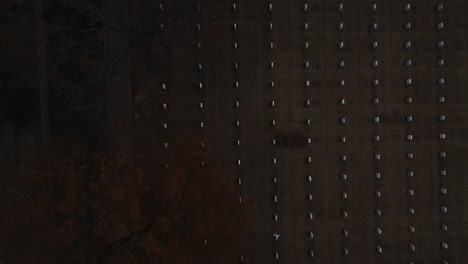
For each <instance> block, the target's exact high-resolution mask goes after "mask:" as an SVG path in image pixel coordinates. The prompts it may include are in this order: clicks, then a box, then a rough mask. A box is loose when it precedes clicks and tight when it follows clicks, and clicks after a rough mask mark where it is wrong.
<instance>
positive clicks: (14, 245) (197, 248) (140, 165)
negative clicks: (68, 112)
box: [0, 135, 240, 263]
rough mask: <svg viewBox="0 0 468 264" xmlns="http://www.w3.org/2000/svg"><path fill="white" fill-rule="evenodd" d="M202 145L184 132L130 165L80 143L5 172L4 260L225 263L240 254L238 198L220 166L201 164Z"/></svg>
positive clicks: (52, 148)
mask: <svg viewBox="0 0 468 264" xmlns="http://www.w3.org/2000/svg"><path fill="white" fill-rule="evenodd" d="M199 146H200V144H199V142H198V141H197V140H196V139H195V138H192V137H190V136H188V135H181V136H179V137H177V138H176V139H175V140H174V142H171V143H170V147H169V148H168V149H162V148H159V147H156V146H154V145H147V146H145V148H144V149H142V150H141V151H140V152H139V153H138V154H137V155H136V157H137V159H136V161H135V162H133V163H124V162H123V161H122V160H121V159H120V158H119V157H109V156H105V155H104V154H103V153H100V152H93V151H90V150H89V149H87V148H86V147H85V146H81V145H73V144H68V145H67V144H63V143H57V144H55V145H51V146H49V147H47V148H44V149H42V150H41V152H40V153H38V155H36V158H35V159H34V160H32V162H31V169H32V170H31V172H30V173H28V174H25V175H15V176H14V175H12V177H10V178H9V184H8V188H7V190H9V192H8V193H7V196H6V197H5V198H7V199H5V200H6V201H8V202H9V203H7V204H6V206H5V207H4V208H2V209H1V216H0V220H1V221H0V224H1V226H2V227H4V228H5V229H3V230H2V232H0V238H1V239H0V241H2V244H1V246H2V249H3V251H4V252H6V260H7V261H9V262H13V263H21V262H25V263H28V262H31V260H32V259H33V258H34V259H35V260H37V259H40V260H41V262H43V263H63V262H76V263H85V262H86V263H88V262H93V261H97V262H103V261H104V262H109V263H114V262H117V261H118V260H119V261H120V260H122V259H124V260H125V261H126V262H128V263H142V262H150V263H154V262H158V263H167V262H169V261H172V262H173V263H201V262H203V260H204V259H206V258H210V259H212V260H215V262H216V263H227V262H226V261H225V259H226V257H225V256H226V254H228V255H233V254H237V253H238V252H239V251H238V250H239V242H238V239H236V238H235V237H234V236H232V235H231V234H238V233H239V232H240V230H239V224H238V219H239V210H238V207H237V206H238V205H237V204H235V202H234V201H235V199H233V196H232V195H230V194H231V191H230V190H229V188H228V187H227V183H226V180H225V178H224V176H223V175H222V170H221V168H220V167H217V166H214V165H213V163H212V162H209V161H206V163H205V165H201V162H200V161H201V160H203V159H204V155H205V154H204V152H203V150H202V149H201V148H200V147H199ZM166 165H168V167H166ZM7 231H8V232H7ZM205 239H208V241H210V242H209V243H208V244H205V243H204V240H205ZM228 259H230V258H228ZM33 262H34V261H33Z"/></svg>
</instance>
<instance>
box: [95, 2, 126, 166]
mask: <svg viewBox="0 0 468 264" xmlns="http://www.w3.org/2000/svg"><path fill="white" fill-rule="evenodd" d="M102 3H103V15H104V16H103V28H104V49H105V57H106V61H105V62H106V64H105V67H106V68H105V74H106V91H107V104H106V114H107V137H108V146H109V151H112V152H117V151H118V152H120V153H121V154H122V155H123V157H124V159H130V158H132V157H133V116H132V115H133V114H132V91H131V85H130V60H129V44H128V31H127V29H128V4H127V0H102Z"/></svg>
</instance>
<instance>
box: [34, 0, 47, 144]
mask: <svg viewBox="0 0 468 264" xmlns="http://www.w3.org/2000/svg"><path fill="white" fill-rule="evenodd" d="M35 18H36V40H37V78H38V84H39V98H40V106H41V110H40V113H41V136H42V142H43V144H45V143H46V142H47V141H48V140H49V137H50V125H49V89H48V86H47V63H46V35H45V26H44V0H37V1H35Z"/></svg>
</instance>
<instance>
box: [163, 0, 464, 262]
mask: <svg viewBox="0 0 468 264" xmlns="http://www.w3.org/2000/svg"><path fill="white" fill-rule="evenodd" d="M343 2H344V6H343V10H342V12H338V5H339V4H340V3H341V1H338V0H331V1H330V0H320V1H305V0H304V1H299V0H295V1H292V0H291V1H279V0H274V1H265V0H259V1H216V3H214V6H213V8H214V10H213V12H214V13H215V14H216V18H213V19H204V18H203V12H201V13H200V21H201V31H200V32H199V33H197V39H198V41H199V42H200V43H201V44H202V51H198V50H197V49H196V47H197V40H195V41H194V43H193V49H186V48H185V49H183V48H180V49H179V50H177V51H176V52H175V56H176V58H175V59H174V61H173V62H172V64H171V70H170V71H171V74H170V76H168V77H167V79H166V80H163V81H164V82H166V83H167V84H168V90H167V91H161V95H160V100H161V103H162V102H165V103H167V104H168V109H167V110H163V109H162V107H161V109H160V110H159V111H160V112H158V115H159V117H160V118H159V119H158V122H159V123H160V124H158V125H160V127H161V138H162V139H163V141H164V140H168V139H169V136H170V135H171V134H172V133H173V132H176V131H179V130H190V131H192V132H194V133H196V134H198V135H200V137H201V138H202V140H204V141H205V142H206V147H207V149H208V152H207V155H210V156H211V157H214V158H215V159H216V160H220V161H222V162H224V163H225V164H226V170H225V171H226V172H227V175H226V177H229V179H230V180H231V182H232V185H233V187H234V188H237V190H239V191H240V193H241V197H242V203H240V204H239V206H242V207H244V208H245V210H244V213H245V214H246V215H252V217H253V223H254V229H252V230H250V229H249V235H248V236H247V237H243V238H242V240H243V243H244V251H243V252H239V256H240V254H243V256H244V260H245V262H247V263H259V264H261V263H273V262H275V259H274V258H275V252H278V254H279V262H282V263H295V264H300V263H311V262H315V263H410V262H413V263H442V261H444V260H445V261H447V262H448V263H462V262H463V260H464V259H468V255H467V252H466V248H465V247H466V246H465V245H466V244H468V229H467V224H466V223H467V221H466V219H467V217H468V213H467V210H466V209H467V208H466V198H467V194H466V191H465V190H466V189H468V184H467V180H466V177H464V176H465V175H464V172H465V170H466V169H467V162H466V160H467V158H468V151H467V150H468V148H467V140H466V135H467V134H468V133H467V132H468V129H467V128H468V127H467V124H468V119H467V117H468V105H467V99H468V93H467V89H466V87H467V85H468V75H467V74H466V73H467V72H468V71H467V61H468V53H467V51H466V47H467V45H468V34H467V29H468V19H467V17H466V14H467V13H468V2H466V1H464V0H444V1H433V0H430V1H414V0H411V1H408V0H404V1H403V0H393V1H383V0H375V1H368V0H359V1H343ZM439 2H440V3H443V4H444V8H443V10H442V11H441V12H436V7H437V4H439ZM233 3H236V11H234V10H233ZM269 3H272V4H273V9H272V12H269V10H268V5H269ZM305 3H307V4H308V9H307V12H304V4H305ZM374 3H376V4H377V9H376V11H375V12H372V11H371V5H372V4H374ZM407 3H410V4H411V9H410V10H409V12H404V5H405V4H407ZM202 10H203V7H202ZM194 12H195V10H194ZM270 22H271V23H273V30H272V31H270V30H269V23H270ZM374 22H376V23H377V24H378V27H377V29H376V30H375V31H374V32H370V31H369V27H370V26H371V25H372V24H373V23H374ZM407 22H410V23H411V28H410V30H405V28H404V27H405V24H406V23H407ZM440 22H443V23H444V28H443V29H440V30H437V29H436V27H437V24H438V23H440ZM234 23H236V24H237V31H234V30H233V24H234ZM305 23H308V29H307V30H304V27H305ZM339 23H343V25H344V30H343V31H342V32H341V31H339V30H338V25H339ZM187 26H193V29H194V31H195V30H196V25H187ZM207 29H210V30H213V31H217V32H218V31H219V32H221V33H223V36H222V37H219V38H213V37H212V36H209V35H204V32H207V31H208V30H207ZM168 30H170V29H168ZM341 41H343V43H344V47H343V48H342V49H339V43H340V42H341ZM374 41H376V42H377V43H378V47H377V48H376V49H373V48H372V43H373V42H374ZM407 41H410V42H411V47H410V48H405V43H406V42H407ZM439 41H443V42H444V46H443V47H442V48H438V47H437V43H438V42H439ZM270 42H273V43H274V48H273V50H270V49H269V43H270ZM305 42H309V48H308V49H305V48H304V45H305ZM234 43H237V44H238V48H237V50H236V49H234ZM214 47H217V49H216V50H217V51H218V52H219V53H218V55H216V57H215V60H208V59H207V57H209V54H210V51H212V50H214ZM193 58H195V60H194V61H192V60H193ZM198 59H199V60H200V62H201V63H202V65H203V70H202V71H200V70H199V69H198V68H197V67H198V61H197V60H198ZM408 59H411V60H412V66H411V67H406V66H405V65H404V63H405V61H406V60H408ZM441 59H443V60H444V65H443V66H441V67H439V66H437V63H438V61H439V60H441ZM341 60H343V61H344V63H345V64H344V68H340V67H339V66H338V65H339V62H340V61H341ZM374 60H378V63H379V65H378V67H372V62H373V61H374ZM307 61H308V62H309V67H308V68H305V63H306V62H307ZM192 62H193V63H192ZM235 62H238V65H239V69H238V70H235V68H234V63H235ZM270 62H274V68H273V69H271V68H270ZM409 78H411V80H412V83H411V85H406V84H405V81H406V80H407V79H409ZM441 78H444V80H445V84H442V85H439V84H438V80H439V79H441ZM375 79H378V80H379V84H378V85H376V86H374V85H372V82H373V80H375ZM341 80H344V81H345V85H344V86H340V81H341ZM271 81H274V83H275V85H274V88H272V87H271ZM306 81H309V83H310V86H309V87H306V86H305V83H306ZM199 82H202V83H203V88H202V89H199V87H198V83H199ZM235 82H238V83H239V87H238V88H236V86H235ZM157 88H158V89H160V88H159V87H157ZM441 97H443V100H444V102H439V101H440V100H442V99H441ZM375 98H378V99H379V102H378V104H374V103H373V100H374V99H375ZM409 98H411V100H412V102H411V103H407V102H406V101H407V100H409ZM341 99H345V104H343V105H341V104H340V100H341ZM272 100H274V101H275V106H274V107H272V106H271V101H272ZM306 100H310V105H309V106H307V105H306ZM236 101H238V102H239V108H237V107H236ZM200 102H203V106H204V107H203V108H200V107H199V103H200ZM409 115H411V116H412V118H413V121H412V122H408V121H406V117H407V116H409ZM441 115H445V118H446V119H445V121H439V116H441ZM343 117H344V118H346V123H345V124H341V123H340V119H341V118H343ZM374 117H379V118H380V120H379V121H380V122H378V123H375V122H373V118H374ZM307 119H310V121H311V122H310V125H307V123H306V120H307ZM272 120H275V126H273V125H272ZM236 121H240V126H239V127H237V125H236ZM200 122H203V128H202V127H201V125H200ZM163 123H167V124H168V129H167V130H164V129H162V128H163ZM440 134H445V135H446V139H445V140H441V139H439V137H440ZM285 135H286V136H288V137H290V138H291V139H293V138H296V139H297V138H299V139H301V138H302V139H303V141H302V142H303V143H302V144H301V143H297V144H291V145H290V146H287V147H279V146H278V145H273V144H272V140H273V139H274V138H278V137H281V136H285ZM376 135H378V136H380V141H378V142H376V141H374V139H373V137H374V136H376ZM407 135H413V140H412V141H409V140H407V139H406V138H407ZM341 137H346V143H342V142H341ZM306 138H310V139H311V144H307V143H306ZM237 140H240V142H241V143H240V146H237V143H236V142H237ZM299 141H300V140H299ZM440 152H446V155H447V156H446V158H441V157H440V156H439V155H440ZM407 153H413V154H414V158H412V159H408V158H407ZM375 154H379V155H380V160H377V159H375ZM343 155H345V156H346V161H342V156H343ZM308 157H310V158H311V162H310V163H309V162H308ZM273 159H276V164H274V162H273ZM237 160H240V161H241V163H240V164H241V165H240V166H238V165H237ZM441 170H446V171H447V174H446V175H441V173H440V171H441ZM410 171H412V172H413V173H414V176H413V177H409V176H408V173H409V172H410ZM377 172H379V173H380V175H381V177H380V179H377V178H376V177H375V173H377ZM342 174H346V176H347V180H343V179H342ZM309 175H310V176H312V182H308V181H307V176H309ZM273 177H276V178H277V183H274V182H273ZM238 178H241V179H242V184H240V185H239V184H238ZM441 188H445V189H446V190H447V193H446V194H442V193H441V191H440V190H441ZM410 190H413V191H414V195H413V196H411V195H409V191H410ZM376 191H380V192H381V197H377V196H376ZM343 193H346V195H347V199H343ZM308 194H312V195H313V200H312V201H310V200H308ZM274 195H277V197H278V202H277V203H275V202H274V200H273V197H274ZM233 199H238V197H233ZM443 206H444V207H447V208H448V211H447V212H446V213H444V212H441V207H443ZM409 208H414V210H415V213H414V214H410V213H408V210H409ZM376 209H379V210H381V212H382V215H381V216H378V215H376V214H375V210H376ZM343 211H346V213H347V217H344V216H343ZM309 212H310V213H313V216H314V217H313V219H312V220H310V219H309V216H308V214H309ZM275 214H276V215H278V221H275V220H274V215H275ZM441 225H447V226H448V231H443V230H441ZM409 226H414V228H415V232H410V231H409ZM377 227H378V228H381V230H382V234H378V233H377V232H376V228H377ZM246 228H248V227H246ZM344 230H346V231H348V236H347V237H346V236H344V235H343V232H344ZM310 231H312V232H313V233H314V237H313V238H310V237H309V232H310ZM274 233H278V234H280V236H281V237H280V238H279V239H278V240H275V239H274V238H273V234H274ZM441 243H447V244H448V246H449V247H448V249H444V248H442V246H441V245H442V244H441ZM411 245H414V246H415V249H416V250H415V251H412V250H410V246H411ZM378 246H379V247H381V248H382V249H383V251H382V254H379V253H378V252H377V250H376V248H377V247H378ZM345 248H346V249H347V250H348V252H349V255H347V256H346V255H345V254H344V253H343V252H344V249H345ZM310 250H313V252H314V256H313V257H311V256H310ZM239 256H229V257H236V258H238V257H239ZM239 261H240V259H239Z"/></svg>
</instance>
